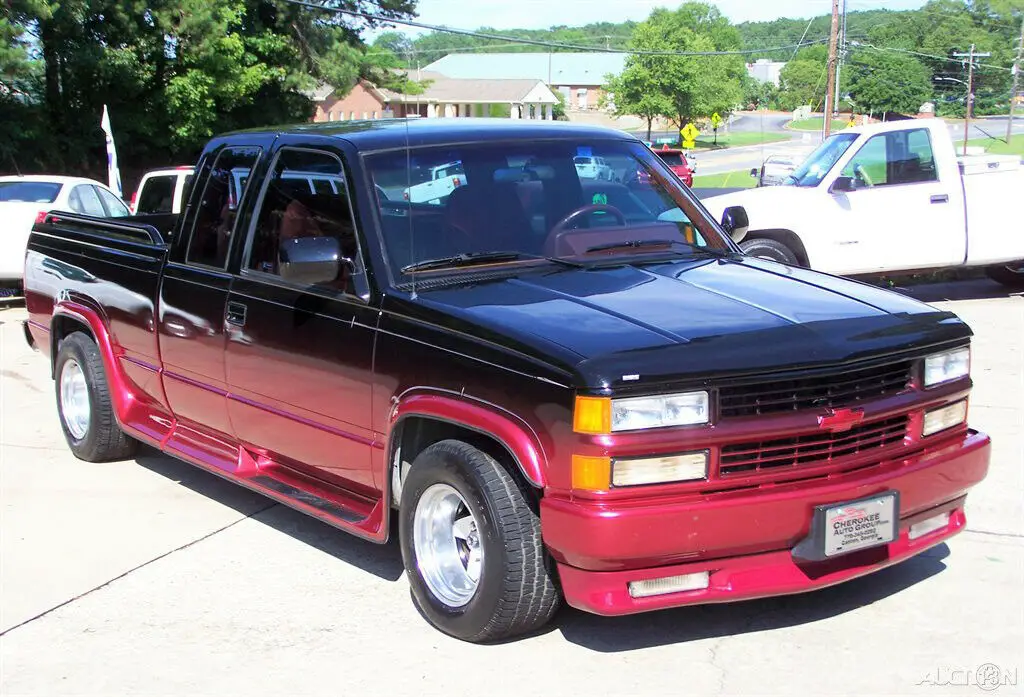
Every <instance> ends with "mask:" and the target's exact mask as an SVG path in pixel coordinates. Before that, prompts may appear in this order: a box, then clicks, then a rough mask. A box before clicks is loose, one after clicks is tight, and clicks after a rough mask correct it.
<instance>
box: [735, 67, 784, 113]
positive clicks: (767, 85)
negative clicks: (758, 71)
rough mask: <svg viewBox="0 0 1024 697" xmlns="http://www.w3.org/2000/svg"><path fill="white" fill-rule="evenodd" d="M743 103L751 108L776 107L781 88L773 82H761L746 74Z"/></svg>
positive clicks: (743, 81) (743, 83) (744, 77)
mask: <svg viewBox="0 0 1024 697" xmlns="http://www.w3.org/2000/svg"><path fill="white" fill-rule="evenodd" d="M742 86H743V105H744V106H745V107H747V108H749V109H774V108H776V107H777V106H778V101H779V88H778V87H777V86H776V85H775V83H773V82H761V81H760V80H756V79H754V78H752V77H750V76H749V75H744V76H743V80H742Z"/></svg>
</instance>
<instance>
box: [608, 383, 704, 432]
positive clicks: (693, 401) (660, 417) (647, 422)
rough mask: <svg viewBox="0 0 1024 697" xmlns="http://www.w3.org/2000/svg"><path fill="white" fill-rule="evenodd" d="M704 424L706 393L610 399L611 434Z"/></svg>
mask: <svg viewBox="0 0 1024 697" xmlns="http://www.w3.org/2000/svg"><path fill="white" fill-rule="evenodd" d="M707 422H708V393H707V392H684V393H682V394H670V395H662V396H660V397H636V398H631V399H613V400H612V424H611V425H612V432H616V431H638V430H641V429H647V428H663V427H665V426H690V425H693V424H706V423H707Z"/></svg>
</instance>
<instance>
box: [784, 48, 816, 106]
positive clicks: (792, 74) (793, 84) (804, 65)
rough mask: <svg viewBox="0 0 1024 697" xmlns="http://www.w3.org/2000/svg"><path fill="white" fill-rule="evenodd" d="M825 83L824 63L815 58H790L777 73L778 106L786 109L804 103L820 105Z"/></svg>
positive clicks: (803, 104)
mask: <svg viewBox="0 0 1024 697" xmlns="http://www.w3.org/2000/svg"><path fill="white" fill-rule="evenodd" d="M825 84H826V83H825V65H823V64H822V63H819V62H818V61H815V60H807V59H794V60H791V61H789V62H788V63H786V65H784V66H783V67H782V71H781V72H780V73H779V106H781V107H782V108H783V109H785V110H787V111H792V110H793V109H796V108H797V107H800V106H805V105H811V106H812V107H816V106H820V104H821V102H822V100H823V99H824V97H825Z"/></svg>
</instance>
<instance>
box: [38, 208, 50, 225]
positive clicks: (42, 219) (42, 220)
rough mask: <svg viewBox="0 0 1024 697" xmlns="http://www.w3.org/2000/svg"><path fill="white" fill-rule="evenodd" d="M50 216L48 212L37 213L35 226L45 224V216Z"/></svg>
mask: <svg viewBox="0 0 1024 697" xmlns="http://www.w3.org/2000/svg"><path fill="white" fill-rule="evenodd" d="M49 214H50V212H49V211H39V212H38V213H36V225H42V224H43V223H45V222H46V216H48V215H49Z"/></svg>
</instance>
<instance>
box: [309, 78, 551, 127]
mask: <svg viewBox="0 0 1024 697" xmlns="http://www.w3.org/2000/svg"><path fill="white" fill-rule="evenodd" d="M411 77H413V79H415V80H416V81H417V82H422V83H424V84H425V89H424V91H423V93H422V94H402V93H399V92H392V91H391V90H385V89H381V88H378V87H376V86H375V85H373V84H372V83H370V82H368V81H366V80H360V81H359V82H358V83H357V84H356V85H355V86H354V87H353V88H352V89H351V90H350V91H349V92H348V93H347V94H339V92H338V91H337V90H335V89H334V88H333V87H330V86H328V85H325V86H322V87H321V88H320V89H318V90H316V91H315V92H314V93H313V94H312V95H311V96H312V98H313V101H314V102H315V103H316V112H315V113H314V115H313V121H314V122H317V123H324V122H330V121H351V120H353V119H379V118H389V117H404V116H420V117H423V118H437V117H447V118H463V117H486V116H491V117H505V118H513V119H535V120H536V119H546V120H551V119H553V118H554V106H555V104H557V103H558V98H557V97H555V94H554V93H553V92H552V91H551V90H550V89H548V87H547V85H545V84H544V83H543V82H542V81H540V80H528V79H527V80H473V79H458V78H449V77H445V76H444V75H440V74H437V73H431V72H427V71H421V72H418V73H416V74H415V75H411Z"/></svg>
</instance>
